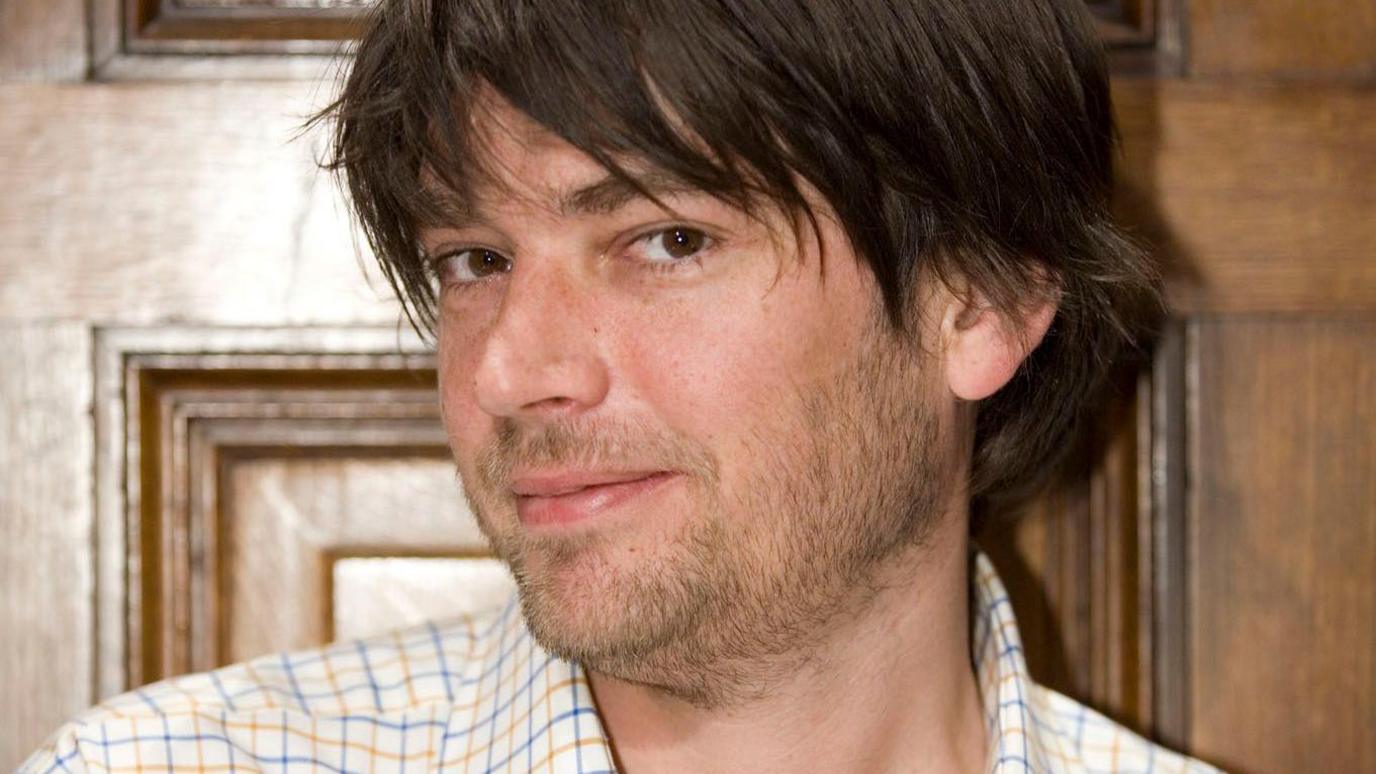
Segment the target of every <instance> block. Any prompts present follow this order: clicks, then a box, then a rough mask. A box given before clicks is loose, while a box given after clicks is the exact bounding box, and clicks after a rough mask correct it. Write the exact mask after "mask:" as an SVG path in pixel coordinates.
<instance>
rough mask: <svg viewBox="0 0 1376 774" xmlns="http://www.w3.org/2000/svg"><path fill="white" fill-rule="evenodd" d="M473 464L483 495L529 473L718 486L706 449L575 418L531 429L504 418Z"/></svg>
mask: <svg viewBox="0 0 1376 774" xmlns="http://www.w3.org/2000/svg"><path fill="white" fill-rule="evenodd" d="M476 459H477V466H476V468H477V470H476V472H477V476H478V479H479V483H480V485H481V486H482V487H483V488H484V489H487V490H488V491H500V492H509V491H510V489H511V480H512V476H513V472H514V471H516V470H524V469H530V468H579V469H588V470H667V471H674V472H679V473H687V474H689V475H693V476H695V477H697V478H698V479H700V480H702V481H705V482H707V483H710V484H715V483H717V481H718V480H719V475H718V469H717V464H716V460H715V458H714V457H713V455H712V454H711V453H710V452H709V451H708V450H707V449H706V447H704V446H702V445H701V444H699V443H697V442H695V441H693V440H691V439H689V438H688V437H686V436H684V435H683V434H681V433H678V432H676V431H673V430H671V429H669V428H664V427H662V426H655V425H651V424H650V423H648V422H646V421H643V420H638V419H607V418H598V419H587V418H583V417H579V418H575V419H569V420H564V421H560V422H553V423H543V424H539V425H530V424H524V423H521V422H518V421H516V420H513V419H510V418H503V419H502V420H500V421H499V423H498V425H497V432H496V433H494V435H493V437H492V440H490V441H488V442H487V443H486V444H484V445H483V446H482V447H481V448H480V449H479V451H478V454H477V458H476Z"/></svg>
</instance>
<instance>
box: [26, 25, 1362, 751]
mask: <svg viewBox="0 0 1376 774" xmlns="http://www.w3.org/2000/svg"><path fill="white" fill-rule="evenodd" d="M1089 4H1090V6H1091V7H1092V9H1093V10H1094V13H1095V14H1096V16H1097V18H1098V19H1099V22H1100V29H1101V32H1102V34H1103V36H1104V38H1105V40H1106V41H1108V43H1109V45H1110V46H1111V47H1112V57H1113V65H1114V69H1115V73H1116V75H1115V96H1116V99H1117V104H1118V113H1119V118H1120V122H1121V125H1122V132H1123V139H1124V146H1125V147H1124V154H1123V158H1122V178H1123V184H1122V187H1121V191H1120V195H1119V204H1118V207H1119V210H1120V211H1121V213H1122V215H1123V217H1124V219H1125V220H1127V221H1128V222H1129V223H1131V224H1132V225H1133V226H1134V227H1135V228H1136V229H1137V230H1138V232H1139V233H1140V234H1142V235H1143V236H1144V237H1146V238H1148V239H1149V240H1150V241H1151V242H1152V243H1153V244H1154V245H1155V246H1156V248H1157V250H1158V252H1159V253H1160V254H1161V255H1162V257H1163V258H1164V259H1165V260H1166V262H1167V263H1168V265H1169V295H1170V300H1171V302H1172V304H1173V306H1174V313H1173V316H1172V318H1171V321H1170V324H1169V326H1168V327H1167V330H1166V332H1165V334H1164V336H1163V338H1162V340H1161V341H1160V343H1159V345H1158V347H1157V348H1156V351H1155V352H1154V354H1153V356H1152V359H1151V362H1150V363H1147V364H1145V365H1144V366H1143V368H1142V369H1140V371H1139V372H1127V373H1124V375H1123V377H1122V379H1121V380H1120V383H1119V388H1118V390H1117V393H1116V398H1115V400H1114V401H1113V402H1112V403H1111V405H1109V406H1108V407H1106V409H1105V412H1104V414H1103V418H1102V420H1101V421H1100V422H1098V423H1097V425H1096V427H1095V428H1094V432H1093V433H1092V437H1090V438H1089V439H1088V442H1087V443H1086V445H1085V446H1084V448H1083V449H1081V450H1078V451H1077V453H1076V456H1075V458H1074V459H1075V460H1076V463H1075V465H1074V466H1073V473H1072V475H1071V476H1070V477H1069V479H1068V481H1067V482H1066V483H1065V484H1064V485H1062V486H1060V487H1058V488H1057V489H1056V490H1055V491H1054V492H1052V493H1050V494H1049V495H1048V496H1046V497H1045V498H1043V499H1042V500H1040V501H1039V502H1037V503H1036V504H1035V505H1033V506H1031V507H1029V508H1028V509H1027V512H1026V513H1025V514H1022V518H1020V519H1004V520H995V521H993V522H992V523H991V524H990V525H989V528H988V529H986V530H985V532H984V533H983V534H982V535H981V536H980V538H981V541H982V542H983V543H984V544H985V545H986V546H987V547H988V549H989V550H990V551H991V553H993V554H994V556H995V560H996V562H997V564H998V565H999V568H1000V571H1001V572H1002V573H1003V574H1004V575H1005V576H1006V579H1008V580H1009V581H1010V585H1011V587H1012V591H1013V594H1014V597H1015V607H1016V608H1017V611H1018V614H1019V616H1020V619H1021V622H1022V626H1023V629H1024V634H1025V636H1026V639H1027V641H1028V642H1027V648H1028V651H1029V658H1030V661H1031V664H1032V667H1033V670H1034V672H1035V673H1036V675H1037V676H1038V677H1039V679H1041V680H1043V681H1045V682H1048V683H1050V684H1051V685H1053V686H1055V687H1057V688H1059V689H1061V690H1063V691H1065V692H1066V693H1069V694H1071V695H1073V696H1076V697H1078V698H1080V699H1082V700H1085V701H1087V702H1089V703H1090V704H1092V705H1094V706H1096V707H1098V708H1100V709H1102V710H1104V711H1106V712H1108V713H1109V714H1111V715H1113V716H1115V717H1117V718H1119V719H1120V720H1123V721H1124V722H1127V723H1128V724H1130V725H1132V726H1134V727H1136V728H1138V729H1139V730H1141V731H1142V732H1143V733H1145V734H1148V735H1150V736H1153V737H1156V738H1158V739H1161V740H1163V741H1165V742H1166V743H1168V744H1171V745H1173V746H1175V747H1178V748H1183V749H1186V750H1188V751H1190V752H1192V753H1194V754H1197V755H1200V756H1202V757H1204V758H1206V759H1208V760H1210V761H1213V762H1215V763H1218V764H1221V765H1224V766H1226V767H1228V768H1230V769H1237V770H1242V771H1257V772H1291V771H1342V772H1348V771H1352V772H1357V771H1376V732H1373V729H1376V89H1373V84H1374V83H1376V42H1373V41H1376V0H1359V1H1358V2H1339V1H1338V0H1193V1H1191V2H1186V1H1185V0H1137V1H1136V2H1130V1H1128V0H1121V1H1119V0H1107V1H1101V2H1090V3H1089ZM365 5H366V3H365V2H363V0H352V1H351V0H342V1H335V2H331V1H330V0H44V1H43V2H39V1H38V0H0V191H3V193H2V194H0V355H3V358H4V360H3V367H2V368H0V525H3V529H4V534H5V537H6V539H5V540H4V541H0V684H3V685H5V686H6V688H7V690H6V696H7V697H8V699H7V701H8V702H9V704H8V706H7V707H6V708H5V710H4V711H0V767H8V766H11V765H13V764H14V763H16V762H17V761H18V760H19V759H20V758H21V757H22V756H23V754H24V753H26V752H27V751H28V750H29V749H31V748H32V747H34V746H35V745H37V744H38V743H39V742H40V741H41V739H42V738H43V737H44V735H46V734H47V733H48V732H49V731H51V730H52V729H53V728H54V727H55V726H56V725H57V724H59V723H60V722H61V721H62V720H63V719H64V718H66V717H68V716H70V715H72V714H73V713H75V712H77V711H79V710H80V709H82V708H84V707H85V706H87V705H89V704H90V703H92V702H93V701H95V700H97V699H98V698H100V697H102V696H106V695H109V694H111V693H114V692H118V691H121V690H124V689H126V688H128V687H131V686H134V685H138V684H140V683H142V682H146V681H148V680H153V679H157V678H158V677H161V676H165V675H170V674H176V673H179V672H182V671H186V670H192V669H204V668H209V667H212V666H215V665H217V664H222V663H226V662H229V661H234V660H240V659H243V658H246V657H249V656H252V655H256V654H258V653H262V652H266V651H271V650H276V649H281V648H300V647H307V646H310V645H313V644H316V643H319V642H323V641H325V640H328V639H330V638H332V637H339V636H352V635H356V634H360V633H364V632H368V631H371V630H375V629H377V628H379V627H386V626H390V625H393V624H394V623H397V622H402V621H407V620H412V619H415V618H417V617H421V616H425V615H439V614H445V613H448V612H452V608H451V607H448V606H447V605H448V604H450V603H449V602H448V601H447V600H445V599H442V598H441V595H440V594H439V593H438V591H440V590H442V591H445V592H447V593H446V594H444V596H445V597H452V596H454V595H453V593H452V591H453V589H455V588H462V589H465V590H466V592H465V594H464V595H463V596H464V597H465V598H467V599H469V600H470V601H471V604H474V605H480V604H481V603H482V601H483V600H485V599H489V598H491V595H493V594H497V593H500V592H501V589H502V588H503V584H504V583H505V582H506V581H505V579H504V577H503V574H502V571H501V569H500V567H497V566H495V565H494V564H493V563H492V562H491V561H490V560H487V559H485V558H483V557H482V544H481V540H480V539H479V538H478V536H477V535H476V533H475V530H474V528H473V525H472V522H471V518H470V517H469V515H468V514H467V513H466V511H465V510H464V507H463V504H462V500H461V498H460V497H459V496H458V494H457V492H456V490H455V486H454V483H453V479H452V469H451V466H450V465H449V464H448V463H447V462H446V457H445V451H444V447H443V437H442V434H441V433H440V432H439V430H438V426H437V424H436V416H435V407H434V403H433V380H434V374H433V362H432V360H431V358H430V355H429V354H428V353H427V352H426V351H425V349H424V347H423V346H421V345H420V344H419V343H418V342H416V341H414V340H413V339H411V338H410V337H409V336H408V335H407V334H406V333H405V332H404V331H403V330H402V328H401V327H400V326H398V324H397V319H398V317H397V314H398V311H397V308H396V306H395V304H394V302H392V301H391V300H390V299H389V298H388V295H387V292H386V289H385V285H384V284H383V283H382V282H381V281H380V280H379V279H378V278H377V277H376V275H375V273H374V272H373V271H372V270H371V269H367V268H366V267H367V265H368V259H367V257H366V256H361V255H360V254H359V253H360V250H359V249H358V246H357V243H356V236H355V235H354V233H353V231H352V229H351V227H350V225H349V224H348V221H347V218H346V217H345V215H344V212H343V208H342V205H341V202H340V200H339V197H338V194H337V192H336V191H335V189H334V188H333V186H332V184H331V182H330V181H329V180H328V179H327V178H326V177H324V176H323V175H321V174H320V173H318V172H317V171H316V169H315V167H314V165H313V159H314V158H315V157H316V156H318V154H319V151H320V143H321V138H320V137H318V136H306V137H304V138H301V139H297V140H293V139H292V138H293V136H294V135H295V131H296V129H297V126H298V125H299V123H300V120H301V119H302V118H303V117H304V116H306V115H307V114H309V112H310V111H311V109H312V107H313V106H317V105H319V104H321V102H322V101H323V100H324V99H325V98H326V97H327V96H328V93H329V91H330V89H329V86H328V80H327V77H328V75H329V73H331V72H332V71H333V70H334V68H337V67H338V62H339V60H338V59H336V58H335V57H334V55H335V54H336V53H338V52H339V50H340V47H341V45H344V41H347V39H348V38H349V37H350V36H351V35H352V34H353V33H354V31H355V30H356V29H357V23H358V21H357V20H358V14H359V13H360V9H361V8H363V7H364V6H365ZM437 536H439V537H438V538H437Z"/></svg>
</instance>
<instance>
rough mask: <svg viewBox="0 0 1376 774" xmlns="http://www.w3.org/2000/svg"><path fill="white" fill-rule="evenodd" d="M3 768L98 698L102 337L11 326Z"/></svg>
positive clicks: (3, 345) (2, 467)
mask: <svg viewBox="0 0 1376 774" xmlns="http://www.w3.org/2000/svg"><path fill="white" fill-rule="evenodd" d="M0 357H3V362H4V367H3V368H0V529H3V530H4V536H5V537H4V540H0V589H2V590H3V592H2V593H0V685H3V686H5V696H6V700H5V702H6V706H5V708H4V711H0V770H5V771H9V770H12V769H13V768H14V767H15V766H16V765H18V763H19V761H20V759H21V758H23V757H24V756H25V755H27V754H28V753H29V752H30V751H32V750H33V749H34V748H36V747H37V746H38V744H39V743H40V742H42V741H43V739H44V738H45V737H46V736H47V735H48V734H49V733H51V732H52V731H54V730H55V729H56V728H57V726H58V725H59V724H60V723H61V722H62V721H64V720H66V719H67V718H68V717H69V716H71V715H72V714H74V713H76V712H78V711H80V710H82V709H84V708H85V707H86V706H87V705H88V704H90V702H91V700H92V698H93V697H92V695H91V693H92V675H91V665H92V661H93V658H92V640H93V637H92V622H93V620H94V617H95V614H94V610H93V603H94V591H95V589H94V573H93V568H94V562H93V558H92V528H93V524H92V517H91V512H92V508H91V468H90V464H91V458H92V454H93V440H92V432H91V427H90V422H89V416H88V412H89V411H90V404H91V395H90V391H91V337H90V331H89V329H87V328H86V327H85V326H84V325H81V324H78V323H56V324H44V325H33V324H31V325H11V324H3V325H0Z"/></svg>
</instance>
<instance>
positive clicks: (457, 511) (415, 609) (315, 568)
mask: <svg viewBox="0 0 1376 774" xmlns="http://www.w3.org/2000/svg"><path fill="white" fill-rule="evenodd" d="M266 451H267V450H264V452H266ZM228 467H229V470H228V471H227V476H228V481H227V482H226V489H227V494H228V498H229V500H230V501H231V502H232V508H231V509H230V510H229V511H227V512H224V513H222V515H221V519H222V521H223V522H224V523H223V526H222V529H223V531H224V538H223V544H222V545H221V546H219V548H218V550H219V551H220V558H219V561H220V564H221V565H222V569H221V575H222V578H223V579H224V584H225V588H224V589H223V592H222V594H223V599H222V605H223V612H222V618H221V622H220V623H221V626H222V627H224V631H222V638H223V646H222V647H221V648H220V652H219V654H218V656H219V660H220V661H221V662H222V663H233V662H237V661H242V660H244V659H247V658H251V657H254V656H259V655H262V654H264V653H272V652H276V651H281V650H300V649H302V648H306V647H314V646H318V645H323V644H325V643H326V642H329V641H331V640H332V639H334V636H335V635H336V634H338V635H339V636H358V635H359V634H366V633H377V632H379V631H386V630H388V629H389V628H395V627H397V626H400V625H402V624H405V623H409V622H414V621H415V620H416V619H417V617H418V616H417V614H418V613H432V614H435V615H437V616H439V617H452V616H455V615H459V614H462V613H464V612H469V611H471V610H472V608H473V607H474V606H475V605H478V606H481V605H483V604H490V602H491V588H490V587H491V583H490V582H488V583H485V581H488V580H489V577H488V576H487V575H484V574H483V572H484V570H485V571H486V572H487V573H489V574H490V573H491V570H492V565H491V560H481V559H479V558H478V557H482V556H484V555H485V554H486V551H487V547H486V543H485V542H484V541H483V538H482V535H481V534H480V533H479V532H478V530H477V526H476V523H475V522H474V521H473V518H472V516H471V514H470V513H469V511H468V508H467V506H466V505H465V504H464V502H463V499H462V497H461V496H460V495H459V491H458V484H457V482H456V481H455V478H454V465H453V463H452V462H450V461H449V460H447V459H434V458H410V459H408V458H406V457H400V456H398V457H388V458H385V459H357V458H355V459H350V458H347V457H337V456H333V455H332V456H326V457H319V458H314V459H312V458H306V459H290V458H286V459H273V458H272V457H271V456H268V454H266V453H264V455H263V456H261V457H259V456H257V455H252V456H245V457H244V458H243V459H242V460H238V461H233V462H230V463H229V465H228ZM416 554H428V555H430V556H431V557H434V558H431V559H416V558H412V559H410V560H409V563H408V560H407V559H404V558H401V557H413V556H415V555H416ZM464 556H467V557H473V558H472V559H467V560H465V559H462V558H444V557H464ZM389 557H398V559H396V560H395V561H393V562H392V563H390V564H389V563H388V562H389V559H388V558H389ZM475 561H476V562H479V564H478V567H479V568H481V569H476V570H475V571H476V572H477V573H479V575H478V577H477V578H474V577H472V575H473V572H471V571H466V569H465V566H464V565H465V563H466V562H475ZM426 562H429V564H426ZM470 569H471V568H470ZM498 577H499V578H500V577H501V576H500V574H499V575H498ZM370 583H385V584H387V585H385V586H381V585H380V586H375V587H371V588H370V587H369V585H368V584H370ZM449 583H455V584H458V585H452V586H446V585H431V584H449ZM508 588H509V587H508Z"/></svg>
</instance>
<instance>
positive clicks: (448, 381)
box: [436, 323, 492, 461]
mask: <svg viewBox="0 0 1376 774" xmlns="http://www.w3.org/2000/svg"><path fill="white" fill-rule="evenodd" d="M479 351H480V350H479V347H478V342H477V339H476V338H475V337H474V336H473V335H472V334H463V333H460V332H459V326H454V325H448V326H446V325H445V324H444V323H441V325H440V333H439V340H438V342H437V345H436V360H437V363H436V366H437V371H438V376H439V398H440V413H441V415H442V417H443V419H444V429H445V433H446V434H447V435H448V437H449V445H450V447H451V449H452V450H453V452H454V455H455V457H456V458H457V459H458V460H460V461H462V460H464V459H467V458H469V457H471V456H472V452H473V450H475V449H476V448H477V447H478V446H479V445H480V444H481V443H482V441H483V438H484V437H486V435H487V434H489V433H490V432H491V428H490V426H489V425H490V423H491V422H492V417H490V416H488V415H487V414H486V413H485V412H483V411H482V410H481V409H480V408H479V407H478V403H477V400H476V396H475V394H474V391H473V376H474V374H475V373H476V368H477V364H478V353H479Z"/></svg>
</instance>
